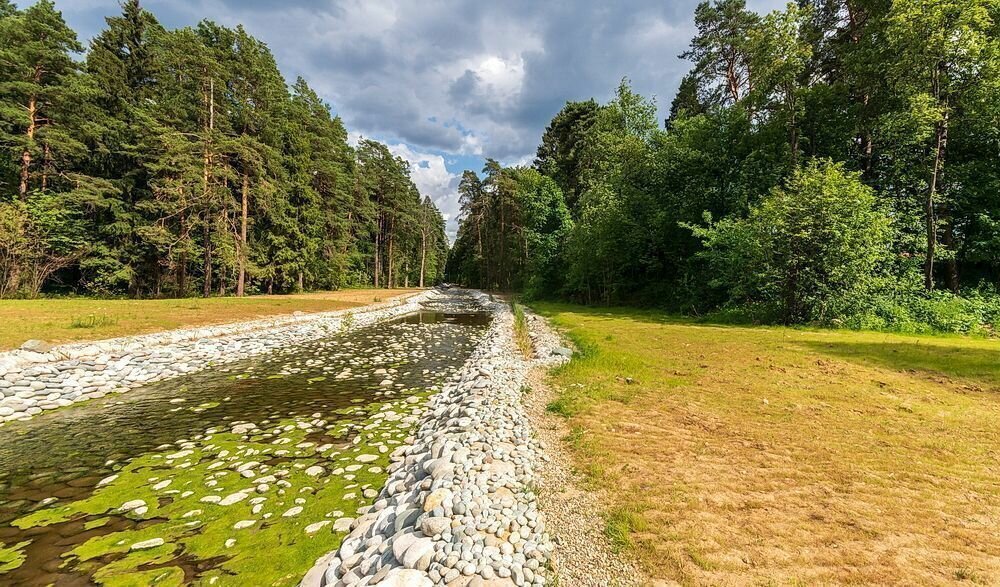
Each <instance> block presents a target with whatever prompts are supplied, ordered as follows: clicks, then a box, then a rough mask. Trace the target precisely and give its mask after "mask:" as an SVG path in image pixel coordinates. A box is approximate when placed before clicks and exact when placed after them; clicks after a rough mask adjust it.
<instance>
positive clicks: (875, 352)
mask: <svg viewBox="0 0 1000 587" xmlns="http://www.w3.org/2000/svg"><path fill="white" fill-rule="evenodd" d="M961 340H963V339H947V338H945V339H921V340H914V341H887V342H870V341H864V342H849V341H823V342H820V341H800V342H799V344H801V345H803V346H805V347H807V348H809V349H810V350H813V351H815V352H817V353H821V354H825V355H828V356H832V357H835V358H839V359H845V360H848V361H851V362H853V363H858V364H862V365H866V366H875V367H885V368H889V369H893V370H897V371H909V372H912V373H916V374H921V375H924V376H928V375H929V376H938V377H940V376H944V377H947V378H955V379H961V380H964V381H965V382H966V383H971V384H974V385H978V386H982V387H984V388H985V389H984V390H985V391H994V392H1000V343H998V346H997V348H996V349H986V348H980V347H973V346H968V345H962V344H955V342H954V341H961ZM949 343H950V344H949Z"/></svg>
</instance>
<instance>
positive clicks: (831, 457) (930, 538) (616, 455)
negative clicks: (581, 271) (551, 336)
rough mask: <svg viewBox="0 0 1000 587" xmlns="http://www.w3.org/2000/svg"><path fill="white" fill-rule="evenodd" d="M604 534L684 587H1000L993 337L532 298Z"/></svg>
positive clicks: (998, 399)
mask: <svg viewBox="0 0 1000 587" xmlns="http://www.w3.org/2000/svg"><path fill="white" fill-rule="evenodd" d="M537 309H538V310H539V311H540V312H542V313H543V314H545V315H547V316H549V317H551V318H552V319H553V320H554V323H555V324H556V325H557V326H558V327H559V328H561V329H562V330H564V331H565V332H567V333H568V334H569V335H570V337H571V338H573V339H574V340H575V341H576V342H577V344H578V347H579V349H580V351H581V352H580V354H579V355H578V356H577V357H575V358H574V361H573V362H572V363H570V364H569V365H567V366H564V367H562V368H561V369H559V370H557V371H556V372H555V374H554V375H553V377H552V382H553V385H555V386H556V389H557V390H558V392H559V396H558V397H559V399H558V400H557V401H556V402H554V403H553V404H551V405H550V406H549V409H550V410H551V411H553V412H556V413H559V414H562V415H564V416H565V417H566V418H568V419H569V423H570V426H571V430H572V433H571V434H570V436H569V437H568V438H567V441H568V442H570V443H571V444H572V446H573V448H574V454H575V455H576V459H577V463H576V464H577V465H578V466H579V467H580V468H581V469H582V470H583V471H585V472H586V473H587V477H588V479H589V480H590V481H591V482H592V483H593V484H594V485H595V486H597V487H599V488H604V489H607V490H608V491H606V492H602V494H603V495H607V496H608V497H607V501H608V503H607V532H608V534H609V536H610V537H611V538H612V540H614V541H615V542H616V543H617V544H618V545H619V546H621V547H623V548H627V549H630V550H632V551H633V552H634V553H635V555H636V556H637V557H638V558H639V560H640V561H641V562H642V564H643V566H644V567H645V569H646V571H647V572H648V573H649V574H650V576H651V577H652V578H653V579H654V580H657V581H663V582H665V583H667V584H673V583H675V582H676V583H679V584H684V585H771V584H774V585H786V584H791V585H816V584H832V583H835V584H844V583H848V584H851V583H853V584H906V585H914V584H923V585H931V584H947V583H955V584H998V583H1000V530H998V529H1000V342H998V341H996V340H986V339H969V338H957V337H951V338H945V337H912V336H899V335H891V334H882V333H870V332H860V333H859V332H849V331H830V330H799V329H788V328H745V327H722V326H709V325H704V324H696V323H691V322H685V321H682V320H677V319H672V318H670V317H668V316H664V315H661V314H657V313H652V312H642V311H635V310H606V309H587V308H582V307H578V306H568V305H546V304H540V305H539V306H538V307H537Z"/></svg>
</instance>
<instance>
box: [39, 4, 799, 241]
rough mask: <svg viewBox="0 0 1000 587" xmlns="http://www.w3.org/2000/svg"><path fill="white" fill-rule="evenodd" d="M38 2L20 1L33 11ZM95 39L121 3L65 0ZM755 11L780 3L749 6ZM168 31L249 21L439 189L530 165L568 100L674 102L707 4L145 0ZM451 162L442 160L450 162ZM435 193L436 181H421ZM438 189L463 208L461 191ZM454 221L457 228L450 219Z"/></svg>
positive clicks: (355, 123)
mask: <svg viewBox="0 0 1000 587" xmlns="http://www.w3.org/2000/svg"><path fill="white" fill-rule="evenodd" d="M24 3H27V0H25V2H22V4H24ZM56 3H57V6H58V7H59V8H60V9H61V10H63V12H64V13H65V15H66V17H67V20H68V21H69V22H70V24H71V25H73V26H74V27H75V28H76V29H77V30H79V31H80V32H81V36H82V37H84V39H87V38H89V37H90V36H92V35H93V34H95V33H96V32H97V31H98V30H100V28H101V27H102V26H103V17H104V16H106V15H111V14H115V13H117V12H118V2H117V0H56ZM749 4H750V6H751V7H752V8H754V9H756V10H760V11H767V10H773V9H775V8H780V7H781V6H782V4H783V2H782V1H781V0H750V2H749ZM143 5H144V6H145V7H146V8H148V9H150V10H151V11H153V12H154V13H155V14H156V15H157V17H159V18H160V20H161V21H162V22H163V23H164V24H165V25H167V26H169V27H177V26H186V25H194V24H196V23H197V22H198V21H199V20H200V19H202V18H208V19H212V20H216V21H218V22H220V23H222V24H225V25H229V26H234V25H236V24H240V23H242V24H244V26H246V28H247V29H248V30H249V31H250V32H251V33H252V34H254V35H255V36H257V37H259V38H261V39H263V40H264V41H266V42H267V43H268V44H269V45H270V47H271V49H272V50H273V51H274V53H275V56H276V57H277V59H278V63H279V64H280V65H281V67H282V69H283V70H284V72H285V74H286V76H287V77H288V78H289V79H294V78H295V77H296V76H299V75H301V76H303V77H305V78H306V79H307V80H308V81H309V83H310V84H311V85H312V86H313V87H315V88H316V89H317V91H319V92H320V93H321V95H323V96H324V97H325V98H326V99H327V100H328V101H329V102H330V103H331V104H332V105H333V107H334V109H335V110H336V111H337V112H338V113H339V114H340V115H341V116H342V117H343V119H344V122H345V123H346V124H347V127H348V128H349V129H351V130H352V131H353V132H354V133H355V134H362V135H365V136H372V137H377V138H380V139H382V140H386V141H388V142H391V143H405V145H406V146H405V149H403V147H401V151H400V152H401V153H403V154H404V155H405V156H408V157H410V158H411V159H412V160H413V161H414V162H415V163H420V162H421V161H423V162H426V161H428V160H430V161H433V162H434V163H435V166H434V167H433V169H434V170H435V171H434V173H433V174H432V173H431V172H430V171H425V172H423V175H422V178H423V179H422V181H426V182H427V186H426V187H427V189H429V190H439V191H440V190H452V191H453V186H451V184H453V183H454V182H455V181H456V179H455V176H454V170H452V171H450V172H449V173H452V176H451V177H441V176H440V172H441V169H443V167H439V166H437V165H436V164H437V163H438V162H439V161H438V159H437V158H436V157H439V156H440V155H449V154H454V155H461V156H470V155H471V156H477V157H482V156H486V157H495V158H497V159H500V160H501V161H504V162H518V161H529V160H530V159H531V155H532V154H533V153H534V149H535V146H536V145H537V143H538V139H539V136H540V134H541V132H542V130H543V129H544V127H545V125H546V123H547V122H548V120H549V119H550V118H551V117H552V115H553V114H555V113H556V112H557V111H558V110H559V109H560V108H561V107H562V105H563V104H564V103H565V102H566V101H567V100H584V99H588V98H591V97H594V98H597V99H598V100H601V101H604V100H607V99H608V98H609V97H610V96H611V95H612V93H613V91H614V89H615V88H616V86H617V85H618V82H619V80H620V79H621V78H622V77H628V78H630V79H631V80H632V84H633V87H634V88H635V90H636V91H638V92H640V93H642V94H644V95H646V96H655V97H656V98H657V101H658V104H659V105H660V108H661V114H662V113H663V112H664V111H665V109H666V108H667V107H669V103H670V100H671V98H672V96H673V92H674V91H675V89H676V87H677V84H678V82H679V81H680V78H681V76H683V75H684V73H685V72H686V71H687V70H688V68H689V64H688V63H685V62H684V61H683V60H681V59H679V58H678V57H677V56H678V55H679V54H680V53H681V52H682V51H683V50H684V49H685V48H686V47H687V44H688V42H689V40H690V38H691V35H692V34H693V31H694V26H693V22H692V15H693V13H694V9H695V6H696V5H697V0H674V1H670V0H626V1H623V2H617V3H610V2H605V1H598V0H583V1H579V2H567V1H564V0H563V1H560V0H554V1H550V2H537V1H534V0H531V1H529V0H511V1H508V2H495V3H494V2H481V1H478V0H453V1H444V0H426V1H421V2H415V1H412V0H405V1H404V0H378V1H376V0H286V1H284V2H276V1H269V0H143ZM440 162H441V163H442V165H443V162H444V160H443V159H442V160H441V161H440ZM421 187H424V186H421ZM432 195H435V196H436V197H438V198H440V199H441V200H442V201H443V206H442V207H443V208H444V209H445V211H446V212H448V213H454V212H455V207H456V204H455V202H454V199H455V198H454V194H445V193H443V192H442V193H436V192H432ZM452 226H454V225H453V224H452Z"/></svg>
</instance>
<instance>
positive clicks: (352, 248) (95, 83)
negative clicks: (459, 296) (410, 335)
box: [0, 0, 447, 297]
mask: <svg viewBox="0 0 1000 587" xmlns="http://www.w3.org/2000/svg"><path fill="white" fill-rule="evenodd" d="M122 8H123V12H122V14H121V15H120V16H117V17H113V18H108V19H107V28H106V29H105V30H104V31H102V32H101V33H100V34H99V35H97V36H96V37H95V38H94V39H93V40H92V41H91V43H90V46H89V48H87V49H86V53H85V55H83V52H84V47H83V45H81V43H80V42H79V41H78V40H77V36H76V34H75V33H74V32H73V30H71V29H70V28H69V27H68V26H67V25H66V23H65V22H64V21H63V18H62V15H61V14H60V13H59V12H58V11H57V10H56V9H55V6H54V5H53V3H52V2H51V1H50V0H40V1H39V2H37V3H36V4H34V5H33V6H31V7H29V8H26V9H24V10H18V9H17V8H16V7H15V6H14V5H13V4H12V3H11V2H10V1H9V0H0V149H2V153H3V157H2V159H0V297H9V296H15V295H22V296H24V295H27V296H33V295H37V294H39V292H45V291H53V292H62V293H69V292H72V293H88V294H101V295H130V296H187V295H195V294H199V295H205V296H208V295H214V294H219V295H223V294H237V295H242V294H244V293H250V292H268V293H271V292H274V293H278V292H289V291H299V290H303V289H314V288H324V289H328V288H337V287H342V286H351V285H374V286H376V287H384V286H390V287H391V286H402V285H420V284H424V283H431V282H434V281H437V280H439V279H440V278H441V276H442V275H443V271H444V262H445V258H446V256H447V241H446V238H445V233H444V221H443V219H442V217H441V215H440V213H439V212H438V210H437V208H436V207H435V206H434V204H433V203H432V202H431V201H430V199H429V198H422V197H421V195H420V194H419V192H418V191H417V189H416V187H415V186H414V185H413V183H412V182H411V181H410V176H409V169H408V166H407V163H406V162H405V161H403V160H402V159H400V158H398V157H394V156H393V155H392V154H391V153H390V152H389V150H388V149H387V148H386V146H385V145H382V144H379V143H377V142H374V141H362V142H361V144H360V145H359V146H358V148H357V149H353V148H351V147H350V146H349V145H348V144H347V132H346V130H345V129H344V125H343V123H342V122H341V120H340V119H339V118H337V117H334V116H332V115H331V113H330V108H329V107H328V106H327V105H326V104H325V103H323V101H322V100H321V99H320V98H319V96H318V95H317V94H316V92H315V91H313V90H312V89H311V88H310V87H309V85H308V84H307V83H306V82H305V80H303V79H298V80H296V82H295V83H294V84H293V85H292V86H291V88H289V86H288V85H287V84H286V82H285V80H284V79H283V78H282V75H281V72H280V71H279V70H278V67H277V65H276V64H275V60H274V57H273V56H272V54H271V52H270V51H269V50H268V48H267V46H266V45H265V44H264V43H262V42H260V41H259V40H257V39H255V38H253V37H252V36H250V35H249V34H248V33H247V32H246V31H245V30H244V29H243V28H242V27H237V28H236V29H235V30H233V29H228V28H226V27H223V26H220V25H218V24H215V23H213V22H210V21H202V22H201V23H200V24H199V25H198V26H197V27H195V28H183V29H178V30H166V29H165V28H164V27H162V26H161V25H160V24H159V23H158V22H157V20H156V18H155V17H154V16H153V15H152V14H150V13H149V12H147V11H145V10H143V9H142V8H141V7H140V5H139V1H138V0H126V1H125V2H124V3H123V7H122Z"/></svg>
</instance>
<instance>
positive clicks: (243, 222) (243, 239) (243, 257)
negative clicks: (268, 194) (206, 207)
mask: <svg viewBox="0 0 1000 587" xmlns="http://www.w3.org/2000/svg"><path fill="white" fill-rule="evenodd" d="M240 200H241V202H240V203H241V204H242V207H243V210H242V214H241V216H240V255H239V275H238V276H237V278H236V295H237V296H239V297H243V293H244V289H245V286H246V273H247V216H248V213H249V207H250V204H249V202H250V177H249V176H248V175H247V174H245V173H244V174H243V190H242V192H241V197H240Z"/></svg>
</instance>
